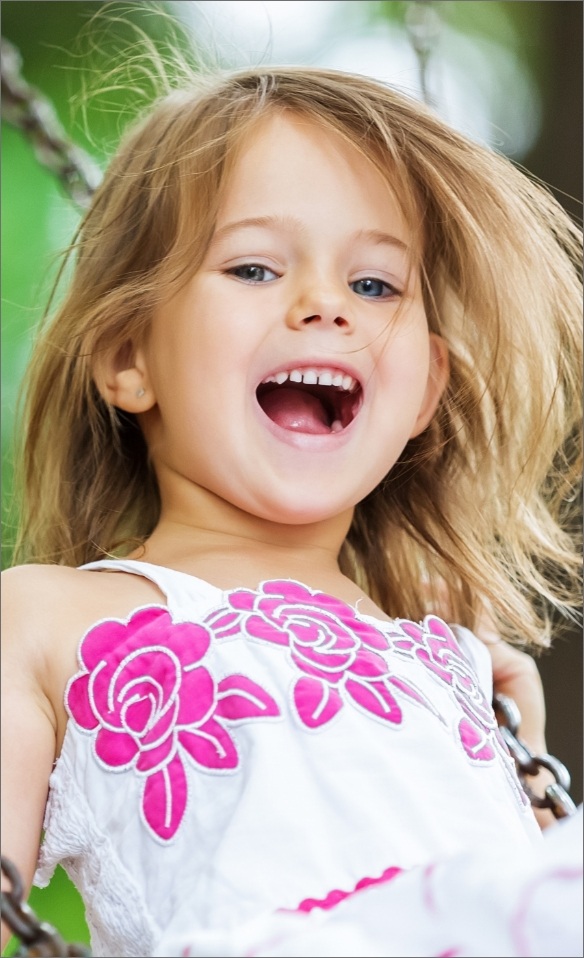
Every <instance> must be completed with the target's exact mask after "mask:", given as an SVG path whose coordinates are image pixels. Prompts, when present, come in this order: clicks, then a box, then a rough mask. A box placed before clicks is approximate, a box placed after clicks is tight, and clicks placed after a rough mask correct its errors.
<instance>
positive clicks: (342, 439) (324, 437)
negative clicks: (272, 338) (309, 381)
mask: <svg viewBox="0 0 584 958" xmlns="http://www.w3.org/2000/svg"><path fill="white" fill-rule="evenodd" d="M313 367H316V368H324V369H334V370H336V371H338V372H340V373H343V375H347V376H351V377H352V378H353V379H354V380H355V381H356V382H357V383H358V388H359V390H360V393H361V399H360V403H359V408H358V410H357V413H356V415H355V417H354V418H353V420H352V421H351V422H350V423H349V424H348V425H347V426H345V428H344V429H342V430H341V431H340V432H330V433H318V434H313V433H305V432H296V431H295V430H292V429H284V428H283V427H282V426H279V425H278V424H277V423H275V422H274V421H273V420H272V419H270V417H269V416H268V415H267V414H266V413H265V412H264V410H263V409H262V407H261V405H260V404H259V402H258V401H257V389H258V387H259V386H260V385H261V384H262V383H263V382H264V381H265V379H266V378H268V377H269V376H276V375H277V374H278V373H280V372H284V371H289V370H291V369H308V368H313ZM254 400H255V402H254V407H255V409H256V411H257V414H258V417H259V420H260V422H261V424H262V426H263V427H264V428H266V429H267V430H268V432H269V433H271V434H272V435H273V436H274V437H275V438H276V439H278V440H279V441H280V442H283V443H286V444H287V445H288V446H292V447H293V448H295V449H297V450H306V451H308V452H311V453H316V452H319V451H322V452H332V451H333V450H336V449H338V448H340V447H342V446H344V445H345V444H346V443H347V442H348V441H349V440H350V439H351V436H352V434H353V432H354V427H355V424H356V422H357V420H358V419H359V414H360V412H361V411H362V409H363V405H364V401H365V387H364V380H363V374H362V373H361V372H359V371H358V370H357V369H356V368H355V367H354V366H353V365H351V364H350V363H346V362H338V361H331V358H330V357H327V358H326V359H323V358H322V357H318V358H317V357H315V356H312V357H310V358H306V357H303V358H302V359H288V360H286V362H282V363H280V364H279V365H277V366H272V367H270V368H269V369H268V370H267V371H266V372H264V373H262V374H261V376H260V379H259V380H258V382H257V383H256V385H255V387H254Z"/></svg>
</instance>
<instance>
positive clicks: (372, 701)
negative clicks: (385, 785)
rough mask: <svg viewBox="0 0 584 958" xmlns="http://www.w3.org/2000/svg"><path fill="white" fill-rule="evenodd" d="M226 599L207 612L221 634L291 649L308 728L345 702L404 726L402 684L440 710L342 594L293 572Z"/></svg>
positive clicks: (296, 699) (299, 705)
mask: <svg viewBox="0 0 584 958" xmlns="http://www.w3.org/2000/svg"><path fill="white" fill-rule="evenodd" d="M226 599H227V603H228V608H225V607H223V608H221V609H219V610H218V611H216V612H214V613H212V614H211V615H210V616H208V617H207V619H205V623H206V625H207V626H208V627H209V628H210V629H212V630H213V632H214V634H215V635H217V636H218V637H227V636H230V635H239V634H244V635H247V636H249V637H250V638H252V639H259V640H261V641H264V642H272V643H274V644H275V645H279V646H283V647H285V648H287V649H288V650H289V652H290V656H291V659H292V662H293V664H294V666H295V667H296V669H297V670H298V671H299V672H300V673H301V675H300V677H298V678H297V679H295V681H294V687H293V703H294V707H295V710H296V712H297V715H298V718H299V719H300V721H301V723H302V724H303V725H304V726H306V727H307V728H310V729H317V728H320V727H322V726H323V725H325V724H326V723H327V722H330V721H331V720H332V719H333V718H334V717H335V715H337V713H338V712H339V711H340V710H341V708H342V707H343V702H344V701H345V702H351V703H353V704H356V705H357V706H359V707H360V708H361V709H363V710H364V711H365V712H367V713H368V714H370V715H373V716H375V717H376V718H378V719H382V720H383V721H385V722H388V723H390V724H392V725H399V724H401V721H402V710H401V708H400V706H399V704H398V702H397V700H396V697H395V694H394V693H395V691H396V690H397V691H399V692H400V693H403V694H405V695H407V696H409V697H410V698H412V699H414V700H415V701H416V702H418V703H419V704H421V705H424V706H425V707H426V708H428V709H429V710H430V711H432V712H433V713H434V714H437V713H436V710H435V708H434V706H433V705H432V704H431V703H430V702H429V701H428V699H426V698H425V696H424V695H423V694H422V693H421V692H420V691H419V690H418V689H417V688H415V686H413V685H412V684H411V683H409V682H406V681H405V680H403V679H398V678H397V677H396V676H394V675H393V674H392V673H391V672H390V670H389V668H388V665H387V663H386V661H385V659H384V658H383V657H382V656H381V655H379V654H378V653H379V652H384V651H387V650H388V649H389V648H390V643H389V641H388V639H387V638H386V636H385V635H384V634H383V633H382V632H381V631H380V630H379V629H378V628H376V627H375V626H374V625H372V624H370V623H368V622H367V621H365V620H364V619H360V618H358V617H357V615H356V613H355V611H354V610H353V609H352V608H351V607H350V606H349V605H347V604H346V603H345V602H341V601H340V599H336V598H334V597H333V596H330V595H326V593H324V592H313V591H312V590H311V589H309V588H307V587H306V586H304V585H302V584H301V583H300V582H295V581H293V580H290V579H286V580H282V581H280V580H273V581H270V582H263V583H262V584H261V586H260V588H259V590H258V591H251V590H249V589H236V590H234V591H233V592H229V593H227V595H226Z"/></svg>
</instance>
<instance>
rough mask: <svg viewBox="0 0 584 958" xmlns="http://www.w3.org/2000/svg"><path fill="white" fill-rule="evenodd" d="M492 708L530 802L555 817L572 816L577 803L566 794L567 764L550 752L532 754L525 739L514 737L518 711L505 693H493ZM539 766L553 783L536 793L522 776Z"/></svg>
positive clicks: (515, 704)
mask: <svg viewBox="0 0 584 958" xmlns="http://www.w3.org/2000/svg"><path fill="white" fill-rule="evenodd" d="M493 707H494V709H495V712H497V713H498V714H499V717H500V725H499V731H500V733H501V736H502V738H503V740H504V742H505V744H506V745H507V748H508V749H509V751H510V753H511V756H512V758H513V759H515V764H516V766H517V772H518V775H519V779H520V781H521V784H522V786H523V789H524V791H525V794H526V795H527V797H528V798H529V801H530V802H531V804H532V805H533V806H534V807H535V808H549V809H550V810H551V812H552V813H553V815H554V816H555V818H567V817H568V816H570V815H573V814H574V812H575V811H576V806H575V804H574V802H573V801H572V799H571V798H570V796H569V795H568V790H569V788H570V773H569V772H568V769H567V768H566V766H565V765H563V764H562V762H560V761H559V759H557V758H555V757H554V756H553V755H548V754H545V755H534V753H533V752H532V751H531V750H530V749H529V748H528V747H527V745H526V744H525V742H522V741H521V739H519V738H518V737H517V732H518V731H519V725H520V723H521V712H520V711H519V708H518V707H517V703H516V702H515V701H514V700H513V699H511V698H509V696H507V695H500V694H497V695H495V696H493ZM541 768H545V769H547V770H548V771H549V772H551V773H552V775H553V776H554V778H555V782H552V783H551V784H550V785H548V786H547V787H546V789H545V792H544V794H543V795H542V796H539V795H536V794H535V792H534V791H533V790H532V789H531V788H530V786H529V785H528V784H527V782H526V780H525V779H526V776H533V775H537V774H538V773H539V770H540V769H541Z"/></svg>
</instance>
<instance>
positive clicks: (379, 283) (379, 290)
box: [349, 276, 400, 299]
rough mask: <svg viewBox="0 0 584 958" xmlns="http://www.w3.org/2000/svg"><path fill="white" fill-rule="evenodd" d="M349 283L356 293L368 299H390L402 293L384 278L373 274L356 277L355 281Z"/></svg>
mask: <svg viewBox="0 0 584 958" xmlns="http://www.w3.org/2000/svg"><path fill="white" fill-rule="evenodd" d="M349 285H350V287H351V289H352V290H353V292H354V293H357V294H358V295H359V296H365V297H367V298H368V299H389V298H390V297H391V296H399V295H400V294H399V291H398V290H397V289H396V288H395V286H392V285H391V284H390V283H385V282H384V281H383V280H382V279H373V278H372V277H371V276H366V277H364V278H363V279H356V280H355V282H354V283H350V284H349Z"/></svg>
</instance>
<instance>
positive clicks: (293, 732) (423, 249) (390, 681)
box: [2, 68, 581, 956]
mask: <svg viewBox="0 0 584 958" xmlns="http://www.w3.org/2000/svg"><path fill="white" fill-rule="evenodd" d="M577 246H578V237H577V231H576V229H575V227H574V226H573V225H572V224H571V222H570V221H569V219H568V217H567V216H566V215H565V214H564V213H563V212H562V210H561V208H560V207H559V206H558V205H557V204H556V203H555V201H554V200H553V199H552V198H551V196H550V195H549V194H548V193H547V192H546V191H545V190H544V189H542V188H541V187H539V186H537V185H536V184H534V183H532V182H530V181H529V180H528V178H527V177H526V176H524V175H523V174H522V173H520V172H518V171H517V170H516V169H515V168H514V167H513V166H512V165H511V164H510V163H509V162H508V161H506V160H505V159H503V158H501V157H499V156H497V155H496V154H494V153H491V152H489V151H488V150H485V149H483V148H481V147H479V146H477V145H476V144H475V143H471V142H469V141H467V140H466V139H464V138H462V137H461V136H460V135H458V134H457V133H455V132H453V131H452V130H451V129H450V128H449V127H447V126H446V125H445V124H444V123H443V122H441V121H440V120H439V119H438V118H437V117H436V116H435V115H434V114H433V113H431V112H430V111H429V110H427V109H426V108H424V107H423V106H421V105H420V104H419V103H417V102H414V101H412V100H410V99H408V98H406V97H404V96H402V95H399V94H397V93H395V92H394V91H392V90H391V89H389V88H387V87H385V86H383V85H380V84H377V83H375V82H373V81H370V80H367V79H365V78H362V77H356V76H348V75H341V74H339V73H335V72H329V71H325V70H317V69H293V68H290V69H288V68H287V69H283V70H274V69H271V68H266V69H260V70H251V71H246V72H242V73H237V74H235V75H229V76H226V77H224V78H222V79H219V80H216V81H213V82H210V83H204V82H203V81H199V82H198V85H195V81H194V80H193V83H192V84H191V85H190V86H189V87H188V88H186V89H184V90H183V91H182V92H178V91H177V92H175V93H174V94H172V95H169V96H167V97H166V98H164V99H163V100H162V101H161V102H160V103H159V104H158V105H157V106H156V107H155V109H154V110H153V112H152V113H151V114H150V115H149V116H148V117H147V118H146V119H145V120H143V121H142V122H141V123H140V124H139V125H138V126H137V127H136V128H134V130H133V131H132V132H131V133H130V134H129V136H128V137H127V138H126V139H125V142H124V143H123V145H122V147H121V149H120V150H119V152H118V154H117V156H116V157H115V158H114V160H113V162H112V164H111V166H110V168H109V170H108V172H107V175H106V177H105V179H104V182H103V184H102V186H101V187H100V189H99V190H98V191H97V193H96V195H95V198H94V202H93V204H92V207H91V209H90V210H89V212H88V214H87V216H86V218H85V220H84V222H83V224H82V226H81V229H80V231H79V235H78V237H77V241H76V243H75V250H76V265H75V271H74V275H73V277H72V282H71V286H70V290H69V292H68V295H67V296H66V298H65V299H64V301H63V303H62V305H61V306H60V308H59V310H58V312H57V314H56V315H55V316H54V318H53V320H52V321H51V322H50V323H49V324H48V325H47V326H46V328H45V330H44V332H43V333H42V335H41V336H40V337H39V339H38V342H37V348H36V352H35V355H34V357H33V360H32V366H31V370H30V378H29V385H28V408H27V430H26V443H25V451H24V452H25V457H24V463H25V465H24V481H25V489H26V502H25V507H24V512H23V537H22V543H21V551H20V553H19V554H20V555H21V556H24V557H25V558H26V560H27V561H28V562H31V563H32V562H36V563H39V562H40V563H42V564H29V565H23V566H20V567H17V568H15V569H13V570H10V571H9V572H8V573H7V574H6V576H5V588H4V596H5V620H4V641H5V647H6V648H5V652H4V673H5V675H6V677H7V688H6V691H5V692H4V693H3V709H4V710H5V715H6V718H5V721H4V731H5V744H4V746H3V764H4V765H5V768H4V769H3V776H2V782H3V790H5V792H6V797H5V799H4V801H3V804H2V809H3V818H5V824H4V828H3V834H4V842H5V844H4V854H6V855H7V856H8V857H9V858H11V859H12V860H13V861H14V862H16V864H17V865H18V867H19V868H20V870H21V872H22V873H23V875H24V876H25V880H26V881H28V882H30V881H31V880H32V877H33V872H34V870H35V865H36V864H37V855H38V847H39V837H40V832H41V827H42V825H43V818H44V828H45V834H44V840H43V844H42V847H41V850H40V861H39V863H38V870H37V872H36V877H35V881H36V882H37V883H39V884H41V885H42V884H46V882H47V881H48V880H49V877H50V875H51V873H52V871H53V869H54V868H55V866H56V865H57V863H61V864H63V866H64V867H65V868H66V870H67V871H68V873H69V875H70V876H71V877H72V878H73V880H74V881H75V882H76V884H77V885H78V887H79V888H80V890H81V892H82V895H83V896H84V899H85V903H86V908H87V920H88V923H89V926H90V929H91V932H92V946H93V949H94V953H95V954H96V955H116V956H126V955H127V956H138V955H153V954H157V955H166V956H168V955H178V954H182V955H187V954H199V955H212V954H216V955H227V954H238V955H243V954H269V955H284V954H294V955H318V954H323V955H325V954H326V955H348V954H350V955H368V956H370V955H374V954H380V955H381V954H383V955H401V956H404V955H410V954H411V955H437V954H443V955H446V954H448V955H471V954H472V955H475V954H476V955H479V954H481V955H487V954H488V955H499V954H501V955H508V954H509V955H511V954H512V955H515V954H518V955H519V954H522V955H523V954H537V955H540V956H541V955H544V954H561V955H563V956H565V955H568V954H570V955H571V954H576V951H575V950H570V949H576V948H577V947H578V944H577V938H578V934H577V924H578V923H577V921H576V918H575V914H577V910H578V906H576V905H575V898H574V895H575V894H576V893H577V891H576V892H574V888H576V885H575V884H574V879H575V877H576V876H577V874H578V862H576V863H574V862H573V861H572V860H571V856H573V854H574V848H575V842H574V838H573V836H572V834H571V832H572V830H573V826H572V825H571V824H570V825H569V826H568V827H564V825H559V826H554V827H552V828H551V829H549V830H548V832H550V833H552V835H554V836H555V837H554V838H552V839H550V840H549V841H548V840H547V839H546V840H545V841H543V842H542V840H541V832H540V830H539V827H538V825H537V823H536V820H535V818H534V815H533V813H532V811H531V808H530V806H529V802H528V800H527V798H526V796H525V794H524V792H523V790H522V788H521V787H520V785H519V782H518V780H517V777H516V774H515V770H514V766H513V762H512V760H511V758H510V756H509V754H508V752H507V751H506V748H505V746H504V744H503V742H502V739H501V737H500V735H499V733H498V727H497V723H496V721H495V718H494V715H493V712H492V709H491V705H490V702H491V695H492V666H491V657H490V656H489V652H491V654H492V659H493V663H494V671H495V682H496V685H497V687H498V688H499V689H500V690H502V691H504V692H505V691H506V692H511V693H512V694H513V695H514V697H515V698H516V699H517V701H518V703H519V705H520V707H521V709H522V711H523V713H524V724H523V726H522V733H523V737H524V738H525V739H526V741H527V742H528V744H530V745H531V747H532V748H534V749H536V750H544V748H545V746H544V743H543V706H542V701H541V688H540V685H539V682H538V678H537V673H536V670H535V667H534V666H533V663H532V659H531V658H530V657H528V656H526V655H525V654H524V653H521V652H519V651H518V650H516V649H513V648H512V647H511V646H510V645H507V644H506V643H504V642H500V641H498V636H499V635H501V636H502V637H503V638H505V639H508V640H510V641H511V642H515V643H523V644H524V645H526V646H527V645H530V646H533V647H535V646H537V645H545V644H547V643H548V641H549V625H548V623H547V621H546V619H545V614H544V605H545V607H549V606H550V605H551V606H552V607H555V608H556V609H557V610H559V611H560V612H562V613H564V614H570V612H571V610H572V609H573V608H574V606H575V605H577V602H578V598H577V589H576V583H575V579H576V576H577V569H578V556H577V553H576V550H575V547H574V545H573V543H572V541H571V538H570V536H569V534H568V531H567V517H568V513H567V507H566V504H567V503H569V501H570V497H571V495H572V490H573V488H574V485H575V482H576V477H577V475H578V459H577V450H576V445H577V437H578V435H579V433H578V430H577V424H578V416H577V413H578V410H577V404H578V397H579V384H578V374H579V368H580V366H579V359H578V356H579V345H580V336H579V313H580V302H581V298H580V292H579V286H578V281H577V275H576V261H577ZM444 618H446V619H447V620H448V621H449V622H452V623H457V624H456V625H447V624H446V623H445V622H444V620H443V619H444ZM473 630H474V632H476V633H478V634H480V635H481V636H482V637H483V639H485V641H486V642H489V643H490V644H489V645H486V644H483V643H482V642H481V641H479V639H477V638H476V636H475V634H473ZM47 790H48V798H47ZM566 836H568V837H567V838H566ZM558 869H560V871H558ZM558 901H559V902H560V904H559V905H558ZM542 904H543V908H542ZM572 906H573V907H572ZM558 914H559V915H560V920H559V921H558V920H557V919H556V918H555V916H557V915H558ZM570 916H571V918H570ZM575 941H576V943H575ZM550 942H551V944H550ZM556 947H557V948H559V949H564V950H558V951H554V950H553V949H554V948H556ZM546 948H547V949H548V950H546ZM530 949H531V950H530ZM549 949H552V950H549Z"/></svg>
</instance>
